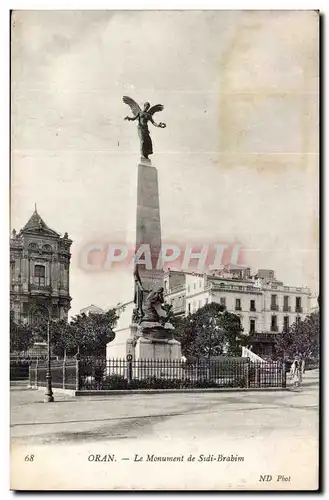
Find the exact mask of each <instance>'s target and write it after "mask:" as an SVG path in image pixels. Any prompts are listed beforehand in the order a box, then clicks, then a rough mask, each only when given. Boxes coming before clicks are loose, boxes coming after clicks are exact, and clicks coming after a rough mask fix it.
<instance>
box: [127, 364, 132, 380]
mask: <svg viewBox="0 0 329 500" xmlns="http://www.w3.org/2000/svg"><path fill="white" fill-rule="evenodd" d="M132 378H133V364H132V361H127V381H128V384H130V382H131V380H132Z"/></svg>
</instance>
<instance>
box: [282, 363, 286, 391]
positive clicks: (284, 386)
mask: <svg viewBox="0 0 329 500" xmlns="http://www.w3.org/2000/svg"><path fill="white" fill-rule="evenodd" d="M282 387H283V389H285V388H286V387H287V372H286V362H285V361H284V362H283V363H282Z"/></svg>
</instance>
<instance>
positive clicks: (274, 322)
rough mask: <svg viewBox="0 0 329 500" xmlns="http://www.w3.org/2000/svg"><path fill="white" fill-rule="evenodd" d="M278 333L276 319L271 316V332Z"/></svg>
mask: <svg viewBox="0 0 329 500" xmlns="http://www.w3.org/2000/svg"><path fill="white" fill-rule="evenodd" d="M277 331H278V318H277V316H275V315H274V314H273V316H272V317H271V332H277Z"/></svg>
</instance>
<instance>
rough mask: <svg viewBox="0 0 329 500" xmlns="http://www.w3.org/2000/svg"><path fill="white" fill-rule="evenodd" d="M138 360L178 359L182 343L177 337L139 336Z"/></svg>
mask: <svg viewBox="0 0 329 500" xmlns="http://www.w3.org/2000/svg"><path fill="white" fill-rule="evenodd" d="M135 359H136V360H150V361H152V360H155V361H178V360H180V359H181V345H180V342H178V341H177V340H175V339H160V338H145V337H139V339H137V341H136V346H135Z"/></svg>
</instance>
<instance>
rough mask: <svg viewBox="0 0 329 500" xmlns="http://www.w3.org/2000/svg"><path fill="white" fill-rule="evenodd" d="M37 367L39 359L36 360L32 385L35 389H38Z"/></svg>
mask: <svg viewBox="0 0 329 500" xmlns="http://www.w3.org/2000/svg"><path fill="white" fill-rule="evenodd" d="M38 365H39V358H37V361H36V363H35V378H34V383H35V387H36V388H38Z"/></svg>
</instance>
